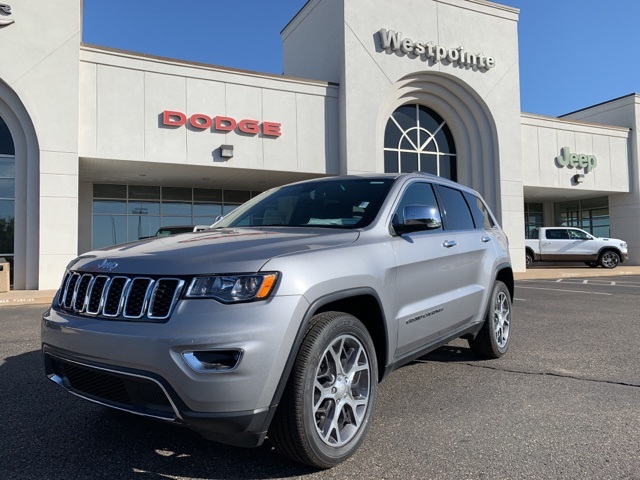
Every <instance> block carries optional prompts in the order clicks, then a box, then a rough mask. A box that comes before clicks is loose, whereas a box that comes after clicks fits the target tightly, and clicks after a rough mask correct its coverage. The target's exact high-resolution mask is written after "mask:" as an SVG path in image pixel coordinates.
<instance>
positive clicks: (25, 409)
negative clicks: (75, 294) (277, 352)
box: [0, 351, 314, 480]
mask: <svg viewBox="0 0 640 480" xmlns="http://www.w3.org/2000/svg"><path fill="white" fill-rule="evenodd" d="M0 384H1V385H3V392H2V394H1V396H0V410H1V411H2V412H3V421H2V423H1V426H0V438H2V441H1V442H0V445H1V448H0V478H1V479H2V480H9V479H45V478H46V479H86V478H92V479H100V478H105V479H106V478H109V479H116V478H117V479H128V478H136V479H141V478H163V479H165V478H167V477H171V478H173V477H193V478H199V479H202V478H225V479H250V478H256V479H267V478H280V477H289V476H300V475H305V474H309V473H312V472H314V470H313V469H310V468H306V467H304V466H301V465H297V464H295V463H292V462H290V461H289V460H287V459H285V458H284V457H281V456H280V455H279V454H277V453H276V452H275V451H274V450H273V449H272V448H271V447H270V445H269V443H268V442H265V444H263V445H262V446H261V447H259V448H254V449H241V448H235V447H229V446H225V445H221V444H218V443H214V442H210V441H207V440H205V439H204V438H202V437H200V436H199V435H198V434H196V433H195V432H192V431H190V430H188V429H186V428H180V427H176V426H173V425H168V424H164V423H162V422H156V421H153V420H150V419H146V418H143V417H137V416H135V415H132V414H128V413H124V412H118V411H114V410H111V409H108V408H106V407H102V406H100V405H95V404H92V403H90V402H87V401H84V400H81V399H79V398H76V397H74V396H73V395H71V394H69V393H68V392H66V391H64V390H63V389H62V388H60V387H59V386H57V385H55V384H54V383H53V382H50V381H48V380H47V379H46V378H45V376H44V369H43V365H42V358H41V354H40V352H39V351H32V352H28V353H25V354H22V355H17V356H14V357H9V358H7V359H6V361H5V363H3V364H2V365H0Z"/></svg>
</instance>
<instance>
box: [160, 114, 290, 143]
mask: <svg viewBox="0 0 640 480" xmlns="http://www.w3.org/2000/svg"><path fill="white" fill-rule="evenodd" d="M187 123H188V124H189V125H190V126H191V127H192V128H195V129H197V130H211V131H217V132H233V131H234V130H237V131H238V132H242V133H244V134H247V135H258V134H260V133H261V134H262V135H263V136H265V137H274V138H277V137H279V136H280V135H282V130H281V127H282V124H280V123H276V122H262V123H260V121H259V120H251V119H249V118H245V119H242V120H236V119H235V118H232V117H224V116H221V115H218V116H215V117H211V116H209V115H206V114H204V113H194V114H192V115H190V116H189V117H187V115H185V114H184V113H182V112H176V111H174V110H165V111H164V112H162V124H163V125H165V126H167V127H182V126H183V125H186V124H187Z"/></svg>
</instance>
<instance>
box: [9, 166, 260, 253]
mask: <svg viewBox="0 0 640 480" xmlns="http://www.w3.org/2000/svg"><path fill="white" fill-rule="evenodd" d="M1 180H2V179H1V178H0V191H1V189H2V185H1ZM258 193H259V192H249V191H244V190H219V189H203V188H188V187H159V186H149V185H113V184H96V185H94V186H93V248H102V247H107V246H110V245H115V244H118V243H124V242H131V241H134V240H138V239H140V238H146V237H150V236H153V235H154V234H155V233H156V231H157V230H158V229H159V228H160V227H164V226H173V225H211V224H212V223H213V222H214V221H215V219H216V217H218V216H219V215H222V214H227V213H229V212H231V211H232V210H234V209H235V208H237V207H238V205H240V204H242V203H244V202H245V201H247V200H249V199H250V198H251V196H252V194H258Z"/></svg>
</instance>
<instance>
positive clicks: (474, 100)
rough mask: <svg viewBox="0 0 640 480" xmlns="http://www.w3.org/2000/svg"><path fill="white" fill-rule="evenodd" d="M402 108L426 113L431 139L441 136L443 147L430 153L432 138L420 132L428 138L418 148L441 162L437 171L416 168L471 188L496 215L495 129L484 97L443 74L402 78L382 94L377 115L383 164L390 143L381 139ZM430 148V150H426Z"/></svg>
mask: <svg viewBox="0 0 640 480" xmlns="http://www.w3.org/2000/svg"><path fill="white" fill-rule="evenodd" d="M403 107H404V108H409V109H412V108H413V109H416V108H417V109H418V112H420V110H421V109H422V111H423V112H426V113H428V114H429V115H430V116H431V117H432V118H431V119H430V120H428V122H430V124H431V125H432V127H431V128H432V129H434V131H433V132H430V133H431V134H432V136H433V140H435V139H436V137H437V135H440V136H441V137H442V138H441V141H440V142H439V144H441V145H443V147H442V148H441V149H440V147H438V149H437V151H433V150H434V148H435V145H432V143H433V141H428V138H429V137H428V133H424V134H423V135H427V136H425V137H424V138H425V140H422V141H421V142H419V143H420V145H417V147H418V149H417V152H416V153H419V154H421V155H422V154H426V155H436V156H437V158H438V159H439V160H445V161H444V162H443V161H440V162H439V164H438V170H437V171H435V172H434V167H433V166H431V167H427V168H417V169H416V170H421V171H430V173H436V174H438V175H440V176H444V177H448V178H451V179H453V180H456V181H457V182H459V183H462V184H464V185H467V186H470V187H471V188H474V189H475V190H477V191H479V192H480V193H481V194H482V196H483V197H484V198H485V200H486V201H487V202H488V203H489V205H490V206H491V209H492V210H493V211H494V213H496V215H498V216H500V212H501V210H502V209H501V205H500V173H499V168H498V141H497V133H496V127H495V122H494V120H493V117H492V115H491V113H490V111H489V108H488V107H487V105H486V104H485V102H484V100H483V99H482V98H481V97H480V96H479V95H478V94H477V93H476V92H475V91H474V90H473V89H472V88H471V87H470V86H469V85H467V84H466V83H465V82H463V81H462V80H460V79H459V78H456V77H454V76H452V75H448V74H445V73H441V72H420V73H414V74H411V75H408V76H406V77H404V78H402V79H400V80H399V81H398V82H396V83H395V84H394V85H393V87H392V88H391V90H390V91H389V92H388V93H387V95H386V96H385V98H384V100H383V102H382V106H381V112H380V115H379V117H378V118H379V119H380V123H379V124H378V132H379V135H378V139H379V145H380V149H379V151H382V152H384V153H383V155H384V154H387V157H385V158H383V159H381V162H380V163H381V164H385V160H386V161H387V162H386V163H389V160H388V152H389V147H388V145H387V144H386V140H385V137H386V139H387V140H388V139H389V137H388V135H385V134H387V133H388V132H389V130H387V127H388V126H389V122H392V121H393V120H392V119H393V118H394V117H395V116H396V115H397V112H398V111H400V110H401V109H402V108H403ZM418 123H420V122H418ZM438 128H439V129H440V130H438ZM445 128H446V130H445V131H443V129H445ZM423 130H424V129H423ZM427 130H428V129H427ZM445 132H446V133H445ZM405 145H409V146H410V147H411V143H410V142H405ZM411 148H413V147H411ZM429 149H431V150H432V151H431V152H429V151H428V150H429ZM400 150H406V151H407V155H410V154H409V152H408V150H410V149H404V148H401V149H400ZM425 158H427V157H425ZM432 165H433V164H432ZM419 167H422V165H421V164H420V165H419ZM429 169H430V170H429ZM400 171H402V170H400Z"/></svg>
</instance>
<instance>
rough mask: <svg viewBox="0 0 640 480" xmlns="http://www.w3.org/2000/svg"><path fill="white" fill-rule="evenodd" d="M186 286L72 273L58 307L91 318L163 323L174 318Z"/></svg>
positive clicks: (179, 282) (177, 281)
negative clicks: (173, 315)
mask: <svg viewBox="0 0 640 480" xmlns="http://www.w3.org/2000/svg"><path fill="white" fill-rule="evenodd" d="M184 283H185V282H184V280H182V279H179V278H151V277H129V276H124V275H104V274H99V275H94V274H91V273H79V272H70V273H68V274H67V276H66V277H65V279H64V281H63V283H62V291H61V293H60V298H59V300H58V307H59V308H60V309H62V310H64V311H67V312H73V313H75V314H78V315H86V316H91V317H105V318H111V319H120V320H142V321H144V320H152V321H162V320H166V319H168V318H169V316H170V315H171V312H172V310H173V308H174V307H175V304H176V302H177V301H178V298H179V297H180V293H181V292H182V289H183V287H184Z"/></svg>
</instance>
